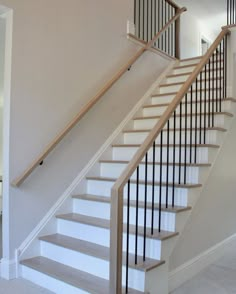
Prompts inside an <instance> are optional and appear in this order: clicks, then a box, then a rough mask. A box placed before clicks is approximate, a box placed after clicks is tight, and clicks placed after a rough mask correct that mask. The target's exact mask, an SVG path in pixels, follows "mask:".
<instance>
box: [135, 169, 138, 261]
mask: <svg viewBox="0 0 236 294" xmlns="http://www.w3.org/2000/svg"><path fill="white" fill-rule="evenodd" d="M138 210H139V166H138V167H137V178H136V223H135V264H137V263H138V219H139V213H138Z"/></svg>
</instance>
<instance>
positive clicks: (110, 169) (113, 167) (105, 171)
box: [100, 163, 199, 183]
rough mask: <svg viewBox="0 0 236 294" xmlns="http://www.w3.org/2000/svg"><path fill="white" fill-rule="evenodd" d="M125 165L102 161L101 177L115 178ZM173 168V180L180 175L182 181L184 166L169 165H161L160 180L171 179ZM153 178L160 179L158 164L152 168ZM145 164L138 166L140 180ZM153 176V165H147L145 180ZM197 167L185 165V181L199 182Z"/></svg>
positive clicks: (177, 178)
mask: <svg viewBox="0 0 236 294" xmlns="http://www.w3.org/2000/svg"><path fill="white" fill-rule="evenodd" d="M125 167H126V164H121V163H120V164H118V163H113V164H112V163H102V164H101V170H100V174H101V176H103V177H111V178H117V177H119V176H120V175H121V173H122V171H123V170H124V168H125ZM174 169H175V177H174V180H175V182H177V181H178V180H179V175H180V176H181V182H183V180H184V177H185V168H184V166H181V167H179V166H175V168H174V167H173V166H169V168H168V169H167V166H166V165H163V166H162V169H161V174H162V181H163V182H166V180H167V179H168V180H169V181H170V182H172V181H173V172H174ZM167 171H168V178H167ZM154 174H155V178H156V179H158V181H160V165H156V166H155V169H154ZM145 176H146V173H145V165H144V164H141V165H140V166H139V178H140V180H145ZM152 177H153V166H152V165H148V166H147V180H148V181H152ZM132 179H136V173H134V175H133V176H132ZM198 181H199V168H198V167H188V166H187V167H186V182H187V183H199V182H198Z"/></svg>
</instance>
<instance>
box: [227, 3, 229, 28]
mask: <svg viewBox="0 0 236 294" xmlns="http://www.w3.org/2000/svg"><path fill="white" fill-rule="evenodd" d="M227 25H229V0H227Z"/></svg>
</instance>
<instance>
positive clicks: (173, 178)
mask: <svg viewBox="0 0 236 294" xmlns="http://www.w3.org/2000/svg"><path fill="white" fill-rule="evenodd" d="M173 124H174V132H173V175H172V207H174V206H175V157H176V156H175V147H176V110H175V111H174V122H173Z"/></svg>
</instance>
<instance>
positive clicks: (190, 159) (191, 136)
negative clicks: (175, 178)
mask: <svg viewBox="0 0 236 294" xmlns="http://www.w3.org/2000/svg"><path fill="white" fill-rule="evenodd" d="M192 146H193V85H192V86H191V90H190V149H189V157H190V158H189V162H190V163H192Z"/></svg>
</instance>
